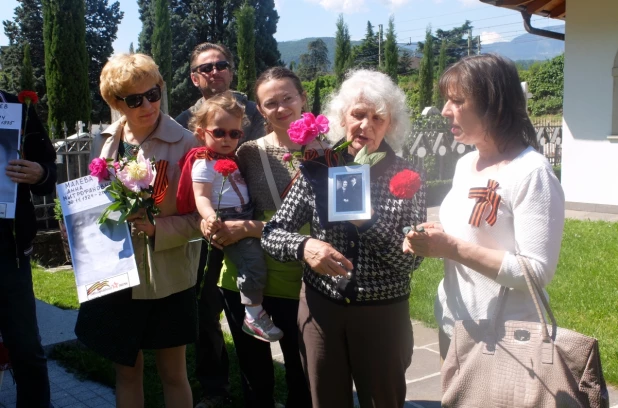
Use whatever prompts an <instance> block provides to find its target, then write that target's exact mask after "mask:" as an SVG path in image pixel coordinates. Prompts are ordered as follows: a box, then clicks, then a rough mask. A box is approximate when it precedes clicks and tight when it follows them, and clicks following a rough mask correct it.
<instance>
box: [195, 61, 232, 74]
mask: <svg viewBox="0 0 618 408" xmlns="http://www.w3.org/2000/svg"><path fill="white" fill-rule="evenodd" d="M229 67H230V63H229V62H227V61H217V62H215V63H214V64H213V63H212V62H207V63H206V64H202V65H198V66H197V67H195V68H193V69H192V71H193V72H201V73H202V74H208V73H209V72H212V70H213V68H217V71H224V70H226V69H228V68H229Z"/></svg>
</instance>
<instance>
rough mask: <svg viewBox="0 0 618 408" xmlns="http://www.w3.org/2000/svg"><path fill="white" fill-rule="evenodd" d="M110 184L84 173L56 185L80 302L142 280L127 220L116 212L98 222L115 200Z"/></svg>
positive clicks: (130, 285) (127, 286)
mask: <svg viewBox="0 0 618 408" xmlns="http://www.w3.org/2000/svg"><path fill="white" fill-rule="evenodd" d="M108 184H109V181H103V182H99V181H98V180H97V179H96V178H95V177H92V176H85V177H81V178H78V179H74V180H70V181H67V182H66V183H61V184H58V186H57V188H56V189H57V195H58V199H59V200H60V205H61V207H62V214H63V217H64V223H65V227H66V231H67V235H68V238H69V248H70V251H71V258H72V263H73V271H74V273H75V283H76V286H77V297H78V299H79V302H80V303H81V302H85V301H87V300H90V299H95V298H97V297H100V296H105V295H108V294H110V293H114V292H117V291H119V290H123V289H127V288H130V287H132V286H136V285H139V283H140V279H139V273H138V270H137V263H136V260H135V255H134V248H133V243H132V239H131V233H130V229H129V225H128V223H127V222H126V221H125V222H123V223H117V222H116V221H115V220H114V219H117V218H116V217H114V216H113V215H114V213H112V215H111V216H110V217H109V219H108V221H106V222H104V223H103V224H99V223H98V219H99V217H100V215H101V214H102V213H103V211H105V209H106V208H107V207H108V206H109V205H110V204H111V202H112V199H111V197H110V196H109V195H108V194H107V193H106V192H105V187H106V185H108Z"/></svg>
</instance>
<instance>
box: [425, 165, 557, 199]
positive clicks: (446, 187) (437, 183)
mask: <svg viewBox="0 0 618 408" xmlns="http://www.w3.org/2000/svg"><path fill="white" fill-rule="evenodd" d="M554 174H555V175H556V177H558V180H560V176H561V175H562V166H560V165H558V166H554ZM452 186H453V180H429V181H428V182H427V194H426V196H425V201H426V205H427V207H435V206H438V205H441V204H442V201H443V200H444V197H446V195H447V194H448V192H449V191H451V187H452Z"/></svg>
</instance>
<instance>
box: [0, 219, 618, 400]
mask: <svg viewBox="0 0 618 408" xmlns="http://www.w3.org/2000/svg"><path fill="white" fill-rule="evenodd" d="M438 211H439V207H432V208H429V209H428V211H427V213H428V219H429V220H430V221H437V220H438ZM566 215H567V217H568V218H574V219H583V220H605V221H616V222H618V214H600V213H588V212H583V211H567V212H566ZM37 315H38V320H39V328H40V332H41V338H42V341H43V345H44V347H45V348H46V350H50V349H51V347H53V346H54V345H56V344H60V343H64V342H71V341H75V340H76V339H75V334H74V333H73V328H74V327H75V320H76V319H77V311H75V310H61V309H58V308H57V307H54V306H51V305H48V304H46V303H44V302H41V301H38V300H37ZM412 323H413V326H414V356H413V357H412V365H411V366H410V367H409V368H408V371H407V372H406V381H407V384H408V392H407V396H406V397H407V398H406V399H407V402H406V405H405V407H406V408H439V407H440V398H441V387H440V357H439V353H438V333H437V331H436V330H434V329H430V328H427V327H425V326H424V325H423V324H421V323H419V322H414V321H413V322H412ZM226 328H227V327H226V326H225V323H224V329H226ZM272 350H273V356H274V359H275V360H276V361H279V362H283V357H282V354H281V349H280V348H279V345H278V343H274V344H273V345H272ZM48 364H49V373H50V382H51V391H52V401H53V403H54V405H55V407H56V408H81V407H84V408H90V407H101V408H111V407H114V406H115V397H114V390H113V389H111V388H109V387H106V386H103V385H100V384H97V383H94V382H91V381H81V380H79V379H78V378H77V377H76V376H75V375H73V374H71V373H68V372H67V371H66V370H65V369H64V368H62V367H61V366H59V365H58V363H57V362H56V361H54V360H49V363H48ZM15 398H16V397H15V386H14V384H13V379H12V378H11V375H10V374H8V373H5V374H4V378H3V381H2V383H1V385H0V408H11V407H14V406H15ZM610 402H611V404H612V405H611V408H618V390H617V389H615V388H610Z"/></svg>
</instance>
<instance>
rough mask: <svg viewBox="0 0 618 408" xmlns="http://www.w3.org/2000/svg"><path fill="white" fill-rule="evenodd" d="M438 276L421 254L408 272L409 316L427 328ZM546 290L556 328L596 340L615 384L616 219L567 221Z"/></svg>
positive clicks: (438, 266)
mask: <svg viewBox="0 0 618 408" xmlns="http://www.w3.org/2000/svg"><path fill="white" fill-rule="evenodd" d="M442 276H443V269H442V261H440V260H437V259H426V260H424V261H423V263H422V264H421V266H420V268H419V269H418V270H416V271H415V272H414V275H413V277H412V296H411V297H410V316H411V317H412V318H413V319H416V320H420V321H422V322H424V323H426V324H427V325H428V326H431V327H437V326H436V323H435V321H434V317H433V302H434V299H435V296H436V293H437V287H438V284H439V283H440V280H441V279H442ZM547 291H548V292H549V299H550V301H551V306H552V309H553V311H554V314H555V316H556V320H557V322H558V325H559V326H560V327H564V328H568V329H571V330H575V331H577V332H580V333H582V334H585V335H588V336H592V337H596V338H597V339H599V345H600V348H601V358H602V362H603V372H604V374H605V380H606V381H607V382H609V383H612V384H614V385H618V313H616V310H618V309H617V308H618V223H610V222H603V221H595V222H592V221H578V220H567V221H566V224H565V228H564V235H563V239H562V250H561V252H560V261H559V262H558V269H557V270H556V275H555V276H554V279H553V281H552V282H551V284H550V285H549V287H548V288H547Z"/></svg>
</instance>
